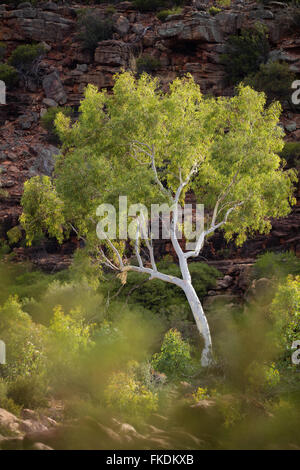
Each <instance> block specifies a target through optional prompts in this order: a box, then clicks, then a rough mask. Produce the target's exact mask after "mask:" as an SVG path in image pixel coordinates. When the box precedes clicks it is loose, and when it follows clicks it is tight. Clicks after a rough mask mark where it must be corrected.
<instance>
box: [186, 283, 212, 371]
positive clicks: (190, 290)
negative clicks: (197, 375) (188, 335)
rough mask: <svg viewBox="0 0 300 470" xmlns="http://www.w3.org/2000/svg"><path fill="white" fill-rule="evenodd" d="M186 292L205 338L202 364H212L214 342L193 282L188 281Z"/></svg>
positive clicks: (205, 365)
mask: <svg viewBox="0 0 300 470" xmlns="http://www.w3.org/2000/svg"><path fill="white" fill-rule="evenodd" d="M183 290H184V293H185V295H186V298H187V300H188V303H189V305H190V307H191V310H192V312H193V315H194V319H195V321H196V325H197V328H198V331H199V333H200V335H201V336H202V337H203V339H204V348H203V351H202V355H201V365H202V366H203V367H207V366H209V365H211V364H212V362H213V360H212V342H211V335H210V329H209V325H208V322H207V319H206V316H205V313H204V311H203V308H202V305H201V302H200V300H199V297H198V295H197V293H196V291H195V289H194V287H193V286H192V283H191V282H186V283H185V286H184V287H183Z"/></svg>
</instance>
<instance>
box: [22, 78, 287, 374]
mask: <svg viewBox="0 0 300 470" xmlns="http://www.w3.org/2000/svg"><path fill="white" fill-rule="evenodd" d="M280 112H281V108H280V104H279V103H272V104H271V105H270V106H269V107H266V100H265V96H264V94H263V93H258V92H256V91H254V90H252V89H251V88H250V87H248V86H246V87H243V86H240V87H239V88H238V89H237V94H236V95H235V96H234V97H232V98H225V97H221V98H218V99H215V98H210V97H204V96H203V95H202V94H201V92H200V88H199V86H198V85H197V84H196V83H195V82H194V80H193V78H192V77H191V76H186V77H184V78H182V79H179V78H177V79H175V80H174V81H173V82H172V83H171V84H170V87H169V92H168V93H163V92H162V91H161V89H160V87H159V81H158V80H157V79H155V78H151V77H149V76H148V75H146V74H144V75H142V76H141V77H140V78H138V79H136V78H135V77H134V76H133V75H132V74H130V73H128V72H126V73H122V74H120V75H118V76H117V77H116V80H115V85H114V88H113V92H112V93H108V92H107V91H106V90H102V91H100V92H99V91H98V90H97V89H96V88H95V87H94V86H92V85H89V86H88V87H87V89H86V92H85V98H84V99H83V101H82V103H81V106H80V116H79V119H78V121H77V122H76V123H75V124H73V125H72V124H71V122H70V119H69V118H68V117H66V116H64V115H63V114H59V115H58V117H57V119H56V127H57V130H58V133H59V135H60V138H61V141H62V142H63V145H62V149H61V153H60V155H59V156H58V157H57V161H56V167H55V175H54V178H53V179H52V180H50V179H49V178H47V177H42V178H40V177H35V178H32V179H31V180H29V181H28V182H27V183H26V184H25V188H24V195H23V199H22V204H23V215H22V219H21V220H22V224H23V226H24V228H25V230H26V232H27V240H28V243H31V241H32V240H33V238H34V237H35V236H36V235H37V234H41V233H43V232H45V231H47V232H48V233H49V234H50V235H51V236H56V237H57V239H58V240H60V241H61V240H62V239H63V236H66V234H67V232H68V230H70V228H71V227H72V228H73V229H74V230H76V232H77V233H78V236H79V237H82V238H84V239H85V240H86V241H87V246H89V253H90V255H91V256H93V258H94V260H95V259H97V260H98V262H99V263H102V264H104V265H106V266H108V267H109V268H111V269H113V270H114V271H116V272H117V273H118V275H119V277H120V278H121V280H122V282H126V273H127V272H128V271H136V272H138V273H142V274H145V273H146V274H147V275H149V280H151V279H160V280H162V281H165V282H169V283H172V284H175V285H176V286H178V287H179V288H181V289H182V290H183V291H184V293H185V295H186V298H187V301H188V303H189V305H190V308H191V310H192V313H193V315H194V318H195V321H196V324H197V327H198V330H199V332H200V334H201V335H202V336H203V339H204V348H203V351H202V358H201V363H202V365H203V366H207V365H209V364H210V362H211V361H212V341H211V335H210V330H209V325H208V322H207V319H206V316H205V314H204V311H203V308H202V305H201V302H200V300H199V298H198V296H197V293H196V291H195V289H194V287H193V284H192V280H191V275H190V272H189V261H190V260H192V259H193V258H196V257H197V256H198V255H199V253H200V252H201V250H202V248H203V245H204V243H205V240H206V239H207V237H209V236H210V235H211V234H212V233H213V232H215V231H216V230H218V229H222V230H223V231H224V234H225V237H226V239H227V240H231V239H234V240H235V241H236V243H237V244H238V245H239V244H242V243H243V242H244V241H245V240H246V238H247V236H249V235H251V234H253V233H255V232H259V233H267V232H268V231H269V230H270V228H271V223H270V218H272V217H275V218H277V217H282V216H286V215H287V214H288V213H289V211H290V207H291V205H292V204H293V203H294V202H295V200H294V198H293V183H294V182H295V180H296V175H295V172H294V171H293V170H285V169H284V163H283V162H282V161H281V160H280V157H279V156H278V153H279V152H280V151H281V150H282V148H283V131H282V129H281V127H280V126H279V125H278V123H279V116H280ZM187 191H193V193H194V194H195V197H196V199H197V201H198V202H199V203H201V204H204V207H205V223H204V226H203V230H202V231H201V232H200V233H199V234H198V237H197V240H196V243H195V246H194V249H192V250H185V249H183V248H182V244H180V242H179V240H178V237H177V233H178V228H179V225H180V220H179V211H180V208H181V207H182V206H183V204H184V200H185V196H186V193H187ZM119 195H126V196H127V197H128V203H129V204H131V203H137V202H138V203H142V204H144V205H145V206H146V207H147V208H149V207H150V204H151V203H160V204H161V203H167V204H169V205H171V206H172V217H171V226H170V239H171V243H172V245H173V247H174V250H175V252H176V254H177V257H178V262H179V266H180V271H181V277H174V276H170V275H168V274H165V273H163V272H160V271H159V270H158V269H157V265H156V262H155V257H154V250H153V240H152V236H151V232H150V231H149V230H148V226H147V223H143V220H142V217H141V214H139V216H137V217H136V223H135V237H134V238H135V240H134V242H133V245H134V249H135V253H136V262H132V259H131V258H129V259H128V258H126V249H125V247H126V243H125V241H124V240H120V239H117V240H111V239H110V238H109V237H106V238H105V237H104V240H102V241H100V240H99V238H98V237H97V235H96V225H97V218H96V211H97V208H98V206H99V204H101V203H110V204H114V205H117V201H118V198H119ZM144 222H145V221H144ZM141 245H143V246H144V248H143V250H141ZM145 251H146V252H147V253H148V254H147V259H146V260H145V256H144V252H145Z"/></svg>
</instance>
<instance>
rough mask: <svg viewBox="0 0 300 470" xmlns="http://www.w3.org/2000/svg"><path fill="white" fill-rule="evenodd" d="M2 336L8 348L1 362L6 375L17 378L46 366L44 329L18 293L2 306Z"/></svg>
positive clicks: (0, 326)
mask: <svg viewBox="0 0 300 470" xmlns="http://www.w3.org/2000/svg"><path fill="white" fill-rule="evenodd" d="M0 337H1V339H2V340H3V341H4V342H5V344H6V348H7V349H6V351H7V363H6V364H4V365H2V366H1V371H2V374H3V376H4V377H7V378H8V379H9V380H10V381H13V380H15V379H16V378H17V377H18V376H19V375H24V376H25V375H28V376H29V375H31V374H32V375H34V374H37V373H39V372H40V371H42V370H43V369H44V356H43V350H44V329H43V327H41V326H39V325H36V324H34V323H33V321H32V320H31V318H30V316H29V315H28V314H27V313H25V312H24V311H23V310H22V307H21V304H20V303H19V301H18V300H17V298H15V297H10V298H9V299H8V300H7V301H6V302H5V304H4V305H3V306H2V307H1V308H0ZM8 396H9V395H8ZM10 398H12V397H10Z"/></svg>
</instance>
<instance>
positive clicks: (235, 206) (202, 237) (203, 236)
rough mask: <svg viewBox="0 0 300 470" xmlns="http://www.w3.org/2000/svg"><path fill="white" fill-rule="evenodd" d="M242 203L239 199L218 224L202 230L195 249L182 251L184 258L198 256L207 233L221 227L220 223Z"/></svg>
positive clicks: (223, 222)
mask: <svg viewBox="0 0 300 470" xmlns="http://www.w3.org/2000/svg"><path fill="white" fill-rule="evenodd" d="M243 204H244V201H241V202H238V203H237V204H235V205H234V206H233V207H231V208H230V209H228V211H227V212H226V214H225V217H224V219H223V220H222V222H219V223H218V224H215V225H213V226H211V227H210V228H209V229H208V230H205V231H204V232H202V234H201V235H200V237H199V239H198V241H197V245H196V249H195V250H194V251H188V252H187V253H184V256H185V258H186V259H187V258H190V257H195V256H198V255H199V252H200V250H201V248H202V247H203V244H204V240H205V237H207V235H210V234H211V233H213V232H214V231H215V230H217V229H218V228H220V227H222V225H224V224H226V222H227V220H228V217H229V215H230V214H231V212H232V211H234V210H235V209H236V208H237V207H239V206H241V205H243Z"/></svg>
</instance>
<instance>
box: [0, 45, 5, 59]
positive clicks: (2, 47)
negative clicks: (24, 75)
mask: <svg viewBox="0 0 300 470" xmlns="http://www.w3.org/2000/svg"><path fill="white" fill-rule="evenodd" d="M5 52H6V44H4V42H0V62H1V61H2V60H3V59H4V56H5Z"/></svg>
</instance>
